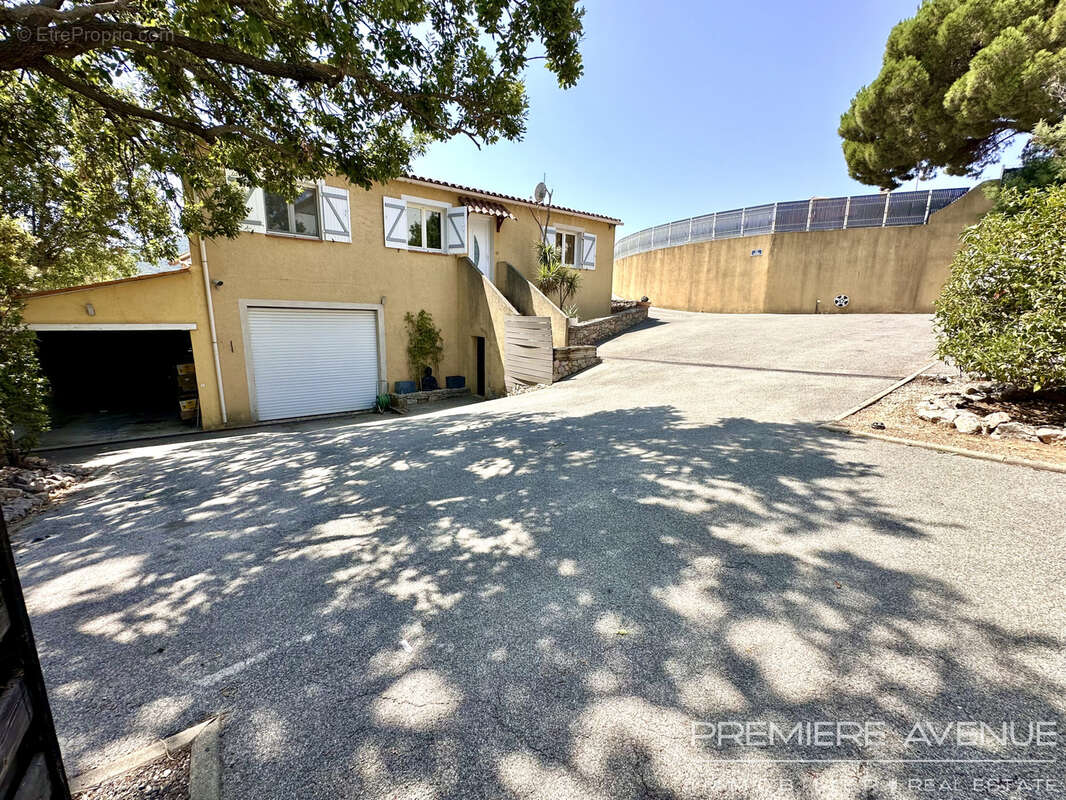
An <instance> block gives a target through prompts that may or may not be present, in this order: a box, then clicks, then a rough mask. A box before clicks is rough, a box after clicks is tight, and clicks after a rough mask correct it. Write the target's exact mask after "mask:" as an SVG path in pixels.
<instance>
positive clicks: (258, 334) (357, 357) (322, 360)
mask: <svg viewBox="0 0 1066 800" xmlns="http://www.w3.org/2000/svg"><path fill="white" fill-rule="evenodd" d="M248 337H249V342H250V344H251V349H252V352H251V358H252V374H253V377H254V381H255V404H256V409H257V414H258V418H259V419H261V420H267V419H283V418H284V417H300V416H305V415H310V414H332V413H335V412H338V411H355V410H358V409H364V408H370V407H372V406H373V405H374V399H375V397H376V396H377V393H378V326H377V314H376V313H375V312H374V311H349V310H342V309H325V308H249V309H248Z"/></svg>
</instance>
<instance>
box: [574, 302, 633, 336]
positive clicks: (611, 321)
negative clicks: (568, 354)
mask: <svg viewBox="0 0 1066 800" xmlns="http://www.w3.org/2000/svg"><path fill="white" fill-rule="evenodd" d="M647 318H648V306H647V305H645V304H643V303H639V304H637V305H636V306H633V307H632V308H627V309H626V310H625V311H619V312H618V313H617V314H611V316H609V317H600V318H599V319H590V320H588V321H586V322H579V323H577V324H574V323H571V324H570V338H569V340H568V343H569V344H570V345H571V346H574V345H588V344H596V343H597V342H602V341H603V340H604V339H609V338H610V337H612V336H614V335H615V334H616V333H621V332H622V331H624V330H625V329H626V328H632V327H633V326H634V325H638V324H640V323H641V322H643V321H644V320H646V319H647Z"/></svg>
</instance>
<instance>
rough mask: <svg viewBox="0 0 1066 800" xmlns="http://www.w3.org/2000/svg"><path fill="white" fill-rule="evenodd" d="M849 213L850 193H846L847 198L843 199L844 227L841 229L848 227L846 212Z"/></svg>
mask: <svg viewBox="0 0 1066 800" xmlns="http://www.w3.org/2000/svg"><path fill="white" fill-rule="evenodd" d="M850 213H851V195H848V199H847V200H845V201H844V227H843V228H841V230H844V231H846V230H847V229H848V214H850Z"/></svg>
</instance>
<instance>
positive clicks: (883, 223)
mask: <svg viewBox="0 0 1066 800" xmlns="http://www.w3.org/2000/svg"><path fill="white" fill-rule="evenodd" d="M891 197H892V193H891V192H885V213H884V214H882V215H881V227H882V228H887V227H888V201H889V199H890V198H891Z"/></svg>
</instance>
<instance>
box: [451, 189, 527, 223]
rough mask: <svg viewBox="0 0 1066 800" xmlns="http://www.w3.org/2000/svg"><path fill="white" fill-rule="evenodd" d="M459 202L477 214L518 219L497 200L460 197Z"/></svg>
mask: <svg viewBox="0 0 1066 800" xmlns="http://www.w3.org/2000/svg"><path fill="white" fill-rule="evenodd" d="M459 202H460V203H462V204H463V205H464V206H466V207H467V208H468V209H470V210H471V211H473V212H474V213H475V214H487V215H488V216H490V217H503V218H504V219H518V217H516V216H515V215H514V214H512V213H511V212H510V211H508V210H507V208H506V207H505V206H504V205H503V204H501V203H497V202H496V201H495V200H484V199H482V198H480V197H466V196H465V195H460V196H459Z"/></svg>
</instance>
